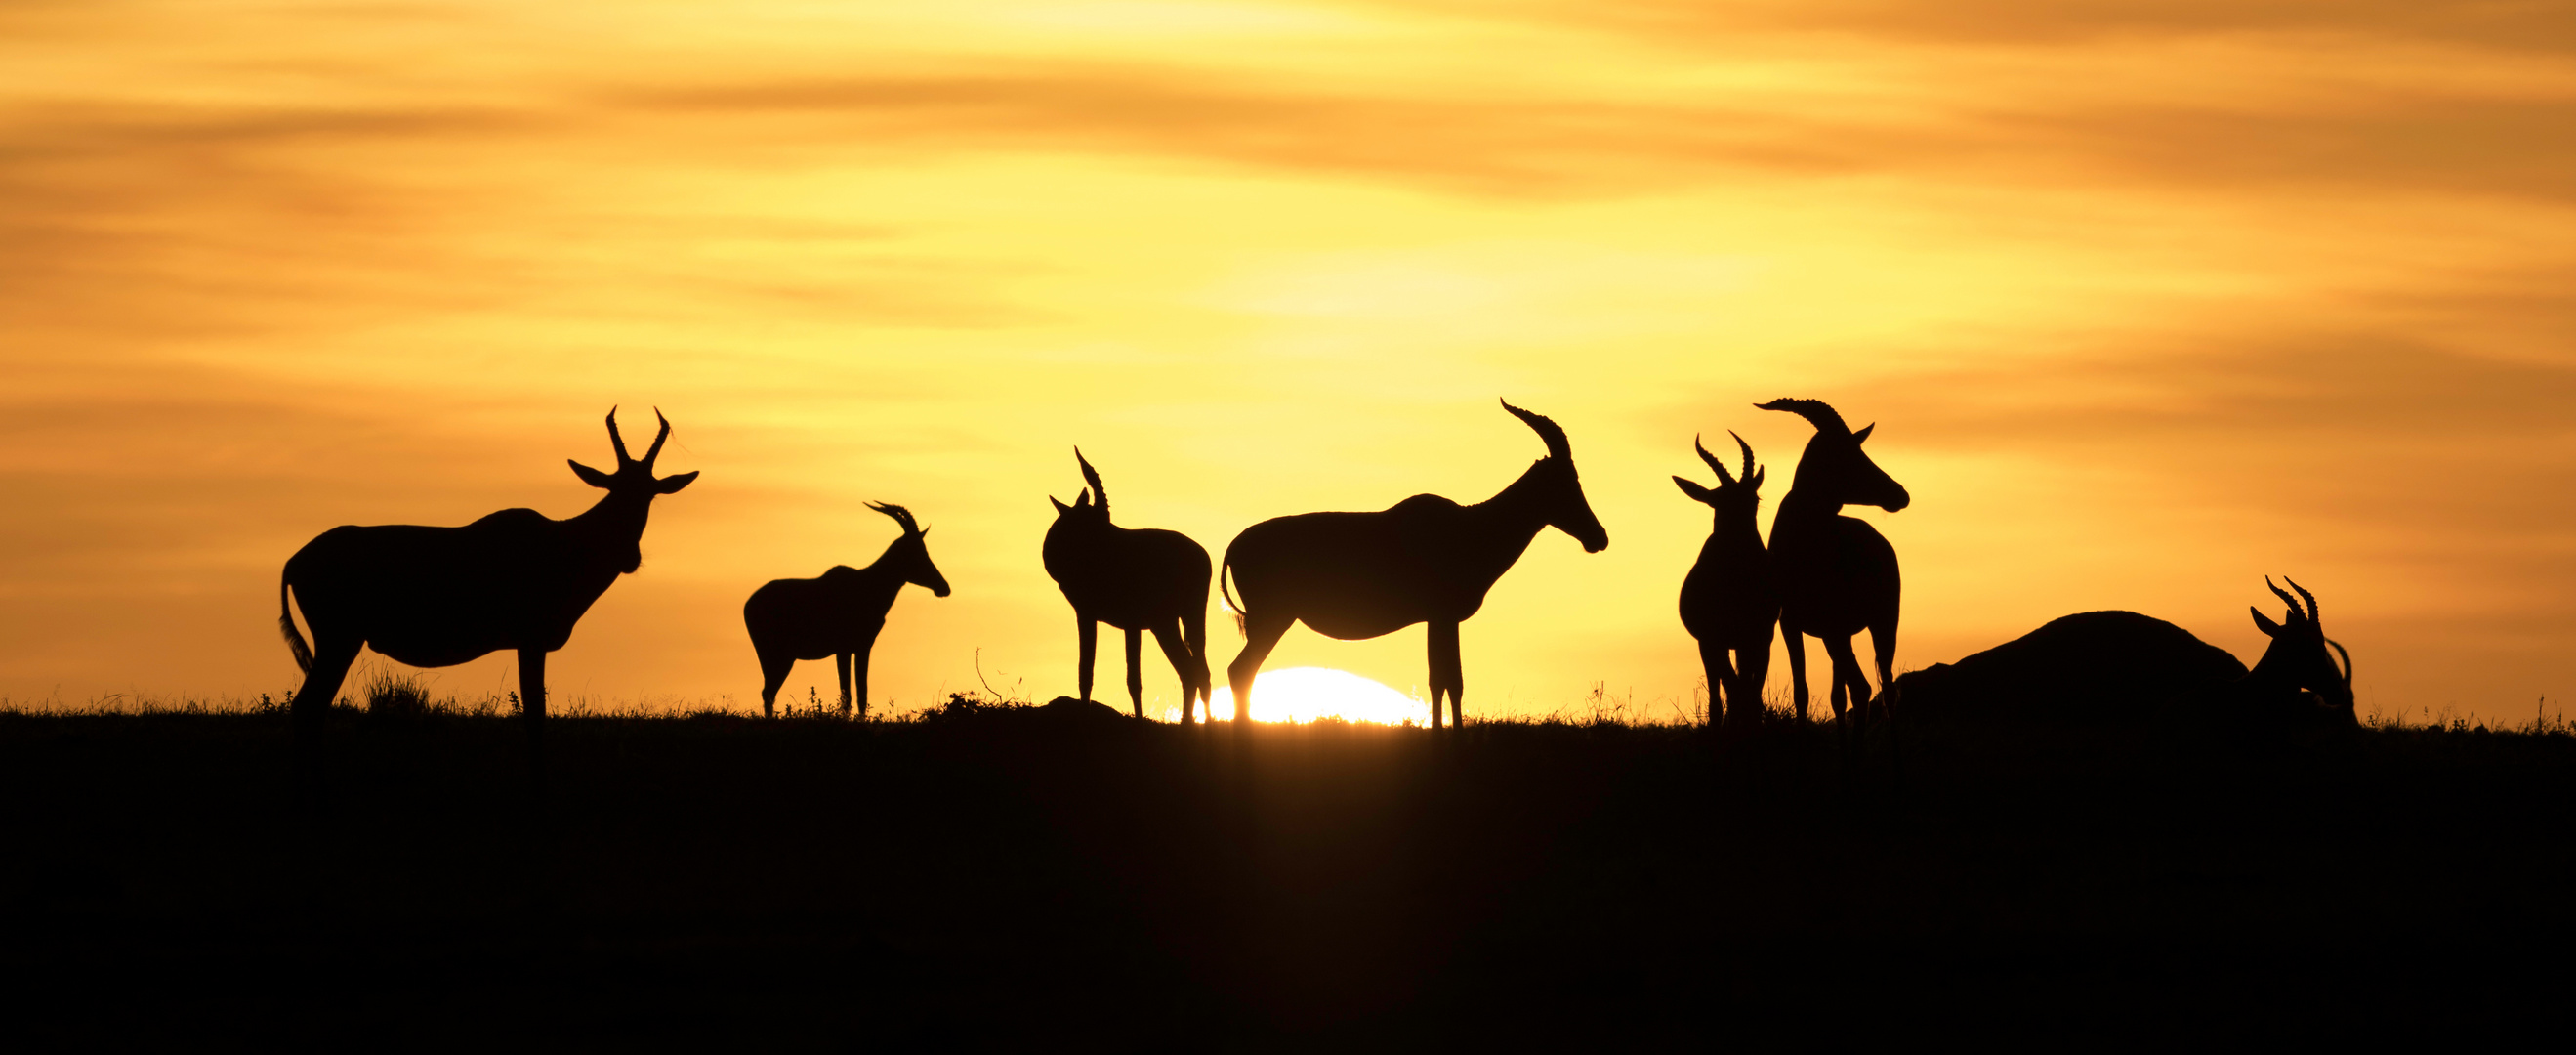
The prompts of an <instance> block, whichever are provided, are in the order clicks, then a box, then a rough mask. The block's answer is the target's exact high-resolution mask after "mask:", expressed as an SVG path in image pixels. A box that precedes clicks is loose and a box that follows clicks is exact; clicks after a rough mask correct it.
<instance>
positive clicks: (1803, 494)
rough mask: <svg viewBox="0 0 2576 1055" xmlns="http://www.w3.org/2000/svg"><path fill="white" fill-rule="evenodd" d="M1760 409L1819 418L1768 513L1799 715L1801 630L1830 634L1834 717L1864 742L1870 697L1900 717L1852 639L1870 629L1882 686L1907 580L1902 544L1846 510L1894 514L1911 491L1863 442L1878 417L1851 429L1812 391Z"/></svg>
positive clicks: (1888, 676) (1851, 740)
mask: <svg viewBox="0 0 2576 1055" xmlns="http://www.w3.org/2000/svg"><path fill="white" fill-rule="evenodd" d="M1755 409H1758V410H1781V411H1787V412H1789V413H1792V414H1796V415H1798V416H1799V417H1802V418H1805V419H1807V423H1808V424H1810V425H1813V426H1815V427H1816V434H1815V436H1814V437H1813V438H1811V439H1809V440H1808V441H1807V449H1806V451H1805V453H1803V454H1800V455H1799V456H1798V472H1797V475H1796V476H1794V477H1792V478H1791V479H1790V481H1789V495H1788V497H1786V498H1783V499H1781V500H1780V514H1779V515H1778V516H1776V517H1774V518H1772V521H1771V567H1772V570H1773V573H1774V574H1775V575H1776V576H1777V577H1778V581H1779V584H1780V633H1781V636H1783V637H1785V638H1786V639H1787V641H1786V642H1785V643H1786V644H1787V645H1788V646H1789V681H1790V686H1791V688H1792V689H1793V690H1794V698H1795V700H1796V703H1797V708H1798V718H1799V720H1801V721H1804V720H1805V719H1806V717H1807V643H1806V639H1805V638H1804V637H1801V636H1800V635H1810V636H1813V637H1816V638H1820V639H1822V640H1823V641H1824V643H1825V655H1826V656H1828V657H1830V658H1831V660H1832V664H1833V704H1834V723H1835V725H1837V726H1840V727H1842V731H1843V733H1844V736H1845V740H1846V748H1845V749H1846V750H1849V749H1850V748H1851V746H1853V745H1855V744H1856V743H1857V741H1858V738H1859V726H1863V725H1867V724H1868V722H1869V709H1870V704H1871V703H1873V702H1876V703H1879V704H1880V705H1881V708H1882V709H1883V710H1885V711H1886V712H1887V715H1888V717H1889V719H1890V720H1891V722H1892V721H1893V719H1894V717H1895V711H1894V710H1893V705H1894V703H1895V702H1896V701H1895V700H1894V699H1892V698H1891V699H1876V700H1874V699H1873V697H1872V695H1871V693H1870V690H1869V680H1868V679H1867V678H1866V677H1864V676H1863V675H1862V673H1861V667H1860V661H1859V660H1858V659H1855V658H1853V656H1852V645H1851V639H1852V635H1854V634H1857V633H1860V632H1861V630H1863V629H1864V628H1866V629H1867V630H1868V631H1869V643H1870V650H1871V651H1872V652H1874V653H1876V656H1877V659H1878V683H1879V685H1880V686H1881V687H1882V689H1884V688H1885V687H1886V686H1888V684H1889V682H1890V681H1891V680H1892V679H1893V678H1894V676H1895V670H1894V668H1895V663H1896V616H1897V601H1898V597H1899V595H1900V593H1901V592H1902V583H1901V582H1900V580H1899V577H1898V575H1897V570H1896V548H1895V547H1893V546H1890V545H1888V544H1887V539H1886V538H1885V537H1883V536H1881V535H1880V534H1879V533H1878V529H1876V528H1873V527H1871V526H1869V524H1868V523H1867V522H1865V521H1862V520H1859V519H1857V518H1854V517H1847V516H1844V515H1842V510H1843V507H1844V506H1845V505H1871V506H1877V507H1879V508H1881V509H1884V510H1887V511H1888V512H1890V513H1893V512H1896V511H1898V510H1901V509H1904V508H1905V507H1906V506H1907V505H1908V504H1910V503H1911V502H1912V501H1913V499H1912V498H1911V497H1909V496H1908V495H1906V493H1905V488H1904V486H1903V485H1901V484H1898V483H1897V482H1896V481H1895V480H1894V479H1892V478H1890V477H1889V476H1888V475H1887V471H1886V470H1884V469H1881V468H1879V467H1878V465H1877V464H1876V463H1874V462H1872V461H1870V460H1869V455H1868V454H1865V453H1863V452H1862V451H1861V449H1860V445H1861V444H1862V443H1865V442H1867V441H1868V440H1869V434H1870V430H1872V429H1875V428H1877V427H1878V426H1876V425H1870V426H1867V427H1865V428H1863V429H1861V430H1860V431H1858V432H1853V431H1852V430H1851V428H1850V426H1847V425H1845V424H1843V419H1842V415H1840V414H1837V413H1834V408H1832V407H1829V406H1826V405H1825V404H1824V403H1822V402H1819V401H1817V400H1813V399H1775V400H1772V401H1770V402H1768V403H1762V404H1757V405H1756V408H1755ZM1847 698H1848V700H1849V703H1850V706H1851V707H1853V708H1855V709H1857V710H1858V711H1859V714H1858V715H1856V716H1855V717H1856V719H1857V721H1856V722H1852V723H1846V722H1845V721H1843V711H1844V707H1845V700H1846V699H1847Z"/></svg>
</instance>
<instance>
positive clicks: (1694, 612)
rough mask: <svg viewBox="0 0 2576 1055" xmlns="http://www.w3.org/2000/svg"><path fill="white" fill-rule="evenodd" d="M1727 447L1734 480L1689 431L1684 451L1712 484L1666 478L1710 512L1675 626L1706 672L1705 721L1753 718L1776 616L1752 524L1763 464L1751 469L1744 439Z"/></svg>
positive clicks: (1775, 596) (1758, 711)
mask: <svg viewBox="0 0 2576 1055" xmlns="http://www.w3.org/2000/svg"><path fill="white" fill-rule="evenodd" d="M1727 435H1729V436H1735V433H1733V432H1728V433H1727ZM1735 445H1736V447H1737V448H1739V449H1741V450H1743V452H1744V468H1743V469H1741V470H1738V471H1739V472H1741V473H1742V474H1743V476H1742V477H1741V478H1740V479H1739V478H1737V477H1734V476H1729V475H1727V472H1726V463H1724V462H1721V461H1719V460H1717V456H1716V455H1714V454H1710V453H1709V452H1708V448H1707V447H1705V446H1702V445H1701V444H1700V442H1699V438H1698V437H1696V436H1694V437H1692V438H1691V449H1693V450H1696V451H1698V452H1699V460H1701V461H1703V462H1707V463H1708V467H1709V468H1711V469H1715V470H1717V481H1718V482H1717V489H1716V490H1714V491H1712V490H1709V489H1708V488H1705V487H1702V486H1700V485H1698V484H1696V483H1693V482H1691V481H1690V480H1688V479H1685V478H1683V477H1679V476H1676V477H1673V483H1675V484H1677V485H1680V487H1681V489H1682V493H1683V494H1686V495H1689V496H1690V497H1691V499H1692V500H1694V501H1697V502H1701V503H1704V504H1706V505H1707V506H1708V507H1709V508H1711V509H1713V510H1715V511H1716V523H1715V525H1714V526H1712V527H1711V528H1710V529H1709V534H1708V541H1707V542H1706V543H1703V544H1701V546H1700V548H1699V562H1698V563H1696V564H1693V565H1691V570H1690V575H1689V576H1687V577H1685V578H1683V579H1682V602H1681V607H1682V626H1683V628H1684V629H1687V630H1689V631H1690V634H1691V636H1692V637H1694V638H1697V639H1698V640H1699V659H1700V665H1701V666H1703V667H1705V668H1707V670H1708V703H1709V707H1708V721H1709V724H1710V725H1715V724H1717V723H1718V721H1719V719H1720V717H1721V716H1723V718H1724V719H1725V720H1726V721H1729V722H1735V723H1739V724H1740V723H1743V722H1748V721H1760V720H1761V718H1762V683H1763V682H1764V681H1765V680H1767V677H1768V675H1769V674H1770V670H1771V628H1772V627H1773V625H1774V624H1777V623H1778V622H1779V621H1780V588H1779V585H1778V584H1777V583H1775V582H1774V581H1773V577H1772V573H1771V555H1770V554H1769V553H1766V552H1764V551H1763V549H1762V529H1761V528H1760V527H1759V526H1757V525H1756V524H1755V523H1754V522H1753V514H1754V513H1755V512H1756V511H1757V510H1759V509H1760V507H1761V505H1762V497H1761V490H1762V477H1763V475H1764V470H1761V469H1757V468H1755V467H1754V465H1753V446H1752V445H1751V444H1748V443H1746V442H1744V437H1742V436H1735ZM1730 653H1731V654H1732V655H1731V657H1730ZM1721 688H1723V690H1724V699H1723V701H1722V702H1721V700H1720V689H1721Z"/></svg>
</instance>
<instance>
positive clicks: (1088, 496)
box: [1047, 447, 1109, 527]
mask: <svg viewBox="0 0 2576 1055" xmlns="http://www.w3.org/2000/svg"><path fill="white" fill-rule="evenodd" d="M1073 460H1074V462H1075V463H1076V464H1079V465H1081V466H1082V479H1083V482H1084V483H1088V484H1090V485H1091V486H1090V487H1087V488H1084V489H1083V492H1082V493H1081V494H1079V495H1076V496H1074V499H1073V504H1072V505H1066V504H1064V503H1063V502H1061V501H1058V500H1057V499H1056V497H1055V496H1054V495H1048V496H1047V501H1049V502H1053V503H1055V516H1056V521H1057V522H1058V523H1067V521H1066V518H1068V517H1070V518H1072V520H1071V523H1073V524H1097V525H1100V526H1104V527H1105V526H1107V525H1108V523H1109V489H1108V488H1107V487H1104V486H1102V485H1101V483H1100V470H1098V469H1094V468H1092V467H1091V461H1090V460H1089V459H1087V458H1084V457H1083V456H1082V448H1080V447H1076V448H1074V449H1073ZM1068 526H1070V524H1068Z"/></svg>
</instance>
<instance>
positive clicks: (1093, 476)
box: [1073, 447, 1109, 511]
mask: <svg viewBox="0 0 2576 1055" xmlns="http://www.w3.org/2000/svg"><path fill="white" fill-rule="evenodd" d="M1073 460H1074V461H1076V462H1079V463H1081V465H1082V479H1083V480H1084V482H1087V483H1089V484H1090V485H1091V497H1092V498H1093V500H1095V501H1098V502H1099V503H1100V508H1101V509H1102V510H1104V511H1105V510H1107V509H1108V508H1109V488H1107V487H1105V486H1102V485H1101V483H1100V470H1098V469H1094V468H1092V467H1091V462H1090V461H1089V460H1087V459H1085V458H1084V457H1083V456H1082V448H1080V447H1076V448H1074V449H1073Z"/></svg>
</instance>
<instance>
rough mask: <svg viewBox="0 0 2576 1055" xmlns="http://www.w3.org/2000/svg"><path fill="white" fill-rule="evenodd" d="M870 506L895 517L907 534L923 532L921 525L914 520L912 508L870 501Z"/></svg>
mask: <svg viewBox="0 0 2576 1055" xmlns="http://www.w3.org/2000/svg"><path fill="white" fill-rule="evenodd" d="M868 508H870V509H873V510H876V511H877V512H880V513H883V514H885V515H887V516H889V517H892V518H894V522H895V523H896V524H898V525H900V526H902V528H903V533H904V534H906V535H918V534H921V525H919V524H917V523H914V522H913V519H912V510H909V509H905V508H904V507H902V506H899V505H892V504H889V503H885V502H870V503H868Z"/></svg>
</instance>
